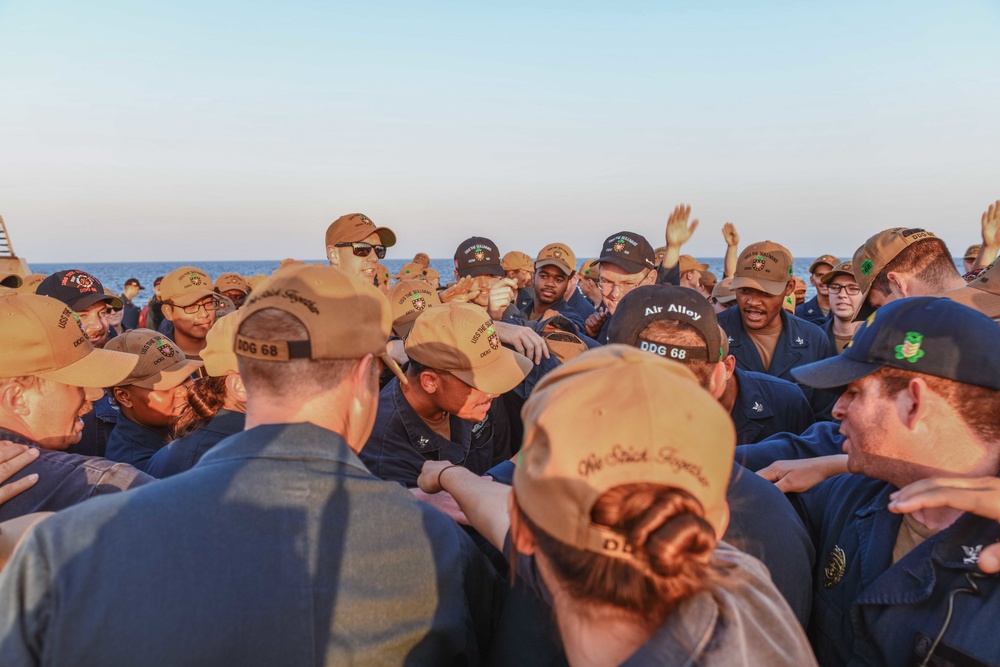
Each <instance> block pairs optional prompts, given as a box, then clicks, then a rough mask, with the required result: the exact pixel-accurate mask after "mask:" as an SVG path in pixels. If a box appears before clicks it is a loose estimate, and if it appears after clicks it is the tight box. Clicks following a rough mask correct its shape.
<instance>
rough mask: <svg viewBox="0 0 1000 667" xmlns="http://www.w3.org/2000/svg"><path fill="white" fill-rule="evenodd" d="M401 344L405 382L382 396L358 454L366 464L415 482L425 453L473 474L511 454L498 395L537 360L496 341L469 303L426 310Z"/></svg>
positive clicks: (507, 420) (491, 326)
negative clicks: (403, 351)
mask: <svg viewBox="0 0 1000 667" xmlns="http://www.w3.org/2000/svg"><path fill="white" fill-rule="evenodd" d="M404 349H405V352H406V356H407V357H408V358H409V360H410V361H409V365H408V366H407V369H406V378H407V382H406V383H405V384H403V383H401V382H399V381H398V380H394V381H392V382H390V383H389V384H387V385H386V386H385V387H384V388H383V389H382V391H381V393H380V395H379V410H378V416H377V418H376V421H375V428H374V430H373V431H372V434H371V437H370V438H369V440H368V443H367V444H366V445H365V448H364V449H363V450H362V451H361V460H362V461H364V462H365V465H367V466H368V469H369V470H371V471H372V472H373V473H375V474H376V475H378V476H379V477H381V478H382V479H386V480H391V481H394V482H399V483H400V484H403V485H405V486H408V487H414V486H416V484H417V476H418V475H419V474H420V466H421V465H423V462H424V461H426V460H427V459H429V458H438V459H442V460H443V459H448V460H450V461H455V462H457V463H461V464H462V465H464V466H466V467H467V468H469V469H470V470H472V471H473V472H475V473H476V474H483V473H485V472H486V471H487V470H488V469H489V468H490V467H492V466H493V465H495V464H496V463H499V462H500V461H503V460H505V459H507V458H509V457H510V455H511V453H512V452H513V450H514V448H515V447H516V446H517V442H516V439H515V438H516V436H515V435H514V431H512V430H511V426H510V424H511V420H512V419H516V418H517V415H516V414H513V415H512V414H510V413H509V412H508V410H507V407H506V403H505V401H504V399H502V398H500V397H501V396H502V395H503V394H506V393H507V392H509V391H511V390H512V389H514V388H515V387H517V386H518V385H520V384H521V383H522V382H523V381H524V379H525V378H526V377H527V376H528V373H529V372H531V371H532V369H533V368H534V364H533V363H532V361H531V360H530V359H528V358H527V357H525V356H523V355H521V354H518V353H517V352H514V351H513V350H510V349H508V348H506V347H504V346H503V345H501V344H500V337H499V335H498V333H497V329H496V324H495V323H494V322H493V320H491V319H490V318H489V317H488V316H487V315H486V313H484V312H483V310H482V309H481V308H479V307H477V306H474V305H472V304H451V305H449V304H445V305H442V306H436V307H433V308H428V309H426V310H424V311H423V312H422V313H421V314H420V315H419V316H418V317H417V318H416V320H415V321H414V322H413V327H412V328H411V329H410V332H409V334H408V335H407V337H406V342H405V348H404Z"/></svg>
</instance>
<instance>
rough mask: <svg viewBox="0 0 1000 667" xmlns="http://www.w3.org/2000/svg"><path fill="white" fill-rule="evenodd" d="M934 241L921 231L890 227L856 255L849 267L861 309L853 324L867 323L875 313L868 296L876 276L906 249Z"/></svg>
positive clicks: (928, 234) (874, 237)
mask: <svg viewBox="0 0 1000 667" xmlns="http://www.w3.org/2000/svg"><path fill="white" fill-rule="evenodd" d="M933 238H937V237H936V236H935V235H934V234H933V233H932V232H928V231H926V230H924V229H917V228H912V229H907V228H905V227H893V228H892V229H886V230H885V231H881V232H879V233H878V234H876V235H875V236H873V237H871V238H870V239H868V240H867V241H865V244H864V245H863V246H861V247H860V248H858V249H857V250H856V251H855V253H854V258H853V259H852V261H851V263H852V266H853V268H854V279H855V280H857V281H858V287H860V288H861V307H860V308H858V312H857V313H855V315H854V321H855V322H858V321H860V320H864V319H867V318H868V316H869V315H871V314H872V313H873V312H875V308H873V307H872V306H871V304H869V303H868V293H869V292H870V291H871V289H872V283H873V282H874V281H875V276H877V275H878V274H879V273H881V271H882V269H884V268H885V267H886V265H887V264H888V263H889V262H891V261H892V260H893V259H895V257H896V255H898V254H899V253H901V252H903V250H905V249H906V248H908V247H909V246H911V245H913V244H914V243H916V242H917V241H922V240H924V239H933Z"/></svg>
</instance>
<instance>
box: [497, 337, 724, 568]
mask: <svg viewBox="0 0 1000 667" xmlns="http://www.w3.org/2000/svg"><path fill="white" fill-rule="evenodd" d="M609 388H613V390H609ZM522 415H523V417H524V448H523V449H522V450H521V455H520V458H519V461H518V465H517V468H516V470H515V471H514V495H515V497H516V499H517V504H518V507H519V508H520V509H521V511H523V512H524V513H525V514H526V515H527V516H528V518H529V519H531V521H532V522H534V523H535V525H537V526H538V527H539V528H541V529H542V530H543V531H545V532H546V533H548V534H549V535H551V536H552V537H554V538H555V539H557V540H559V541H560V542H563V543H565V544H568V545H570V546H573V547H576V548H577V549H584V550H587V551H593V552H596V553H600V554H604V555H607V556H612V557H616V558H623V559H638V558H640V556H639V555H638V554H635V553H633V552H632V551H631V550H630V549H629V548H628V545H627V542H628V537H627V535H624V534H622V533H619V532H617V531H614V530H612V529H609V528H605V527H602V526H597V525H595V524H594V523H592V521H591V510H592V509H593V507H594V503H595V502H596V501H597V499H598V498H600V496H601V495H602V494H603V493H604V492H605V491H607V490H609V489H612V488H614V487H616V486H621V485H623V484H635V483H651V484H662V485H664V486H670V487H676V488H679V489H683V490H684V491H687V492H688V493H690V494H691V495H692V496H694V497H695V498H696V499H697V500H698V501H699V502H700V503H701V505H702V507H703V508H704V510H705V518H706V520H707V521H708V522H709V523H710V524H711V525H712V527H713V528H714V529H715V532H716V535H718V536H720V537H721V536H722V534H723V533H724V532H725V530H726V526H727V524H728V522H729V507H728V504H727V502H726V489H727V486H728V484H729V476H730V472H731V471H732V466H733V453H734V451H735V446H736V432H735V429H734V427H733V422H732V420H731V419H729V418H728V414H727V413H726V411H725V409H724V408H723V407H722V406H721V405H720V404H719V402H718V401H717V400H715V399H714V398H712V396H711V395H710V394H709V393H708V392H706V391H705V390H704V389H702V388H701V387H700V386H699V385H698V381H697V380H696V379H695V377H694V375H693V374H692V373H691V371H689V370H688V369H687V368H685V367H684V366H683V365H681V364H678V363H676V362H673V361H670V360H669V359H662V358H659V357H654V356H651V355H649V354H648V353H646V352H643V351H641V350H638V349H636V348H634V347H628V346H625V345H607V346H605V347H602V348H597V349H593V350H589V351H588V352H585V353H583V354H581V355H580V356H578V357H576V358H575V359H572V360H571V361H569V362H567V363H566V364H564V365H562V366H560V367H559V368H557V369H555V370H553V371H551V372H550V373H548V374H547V375H546V376H545V377H544V378H543V379H542V381H541V382H539V383H538V385H537V386H536V387H535V390H534V391H533V392H532V394H531V396H530V397H529V398H528V401H527V402H526V403H525V405H524V409H523V410H522ZM638 564H639V565H640V566H641V563H638Z"/></svg>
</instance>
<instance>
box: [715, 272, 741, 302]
mask: <svg viewBox="0 0 1000 667" xmlns="http://www.w3.org/2000/svg"><path fill="white" fill-rule="evenodd" d="M732 284H733V279H732V278H723V279H722V280H720V281H719V282H717V283H715V287H713V288H712V298H713V299H715V300H716V301H718V302H719V303H721V304H722V305H726V304H729V303H733V302H734V301H736V295H735V294H733V289H732Z"/></svg>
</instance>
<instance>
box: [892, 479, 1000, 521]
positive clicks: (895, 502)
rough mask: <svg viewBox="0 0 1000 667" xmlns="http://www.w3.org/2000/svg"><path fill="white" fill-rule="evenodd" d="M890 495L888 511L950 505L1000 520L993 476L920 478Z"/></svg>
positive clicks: (999, 489)
mask: <svg viewBox="0 0 1000 667" xmlns="http://www.w3.org/2000/svg"><path fill="white" fill-rule="evenodd" d="M890 498H891V500H890V502H889V510H890V511H892V512H896V513H897V514H908V513H910V512H916V511H917V510H922V509H927V508H932V507H950V508H952V509H956V510H962V511H963V512H972V513H973V514H978V515H979V516H982V517H985V518H987V519H993V520H998V521H1000V479H998V478H996V477H978V478H957V477H956V478H949V477H944V478H942V477H937V478H930V479H922V480H920V481H918V482H914V483H913V484H910V485H908V486H906V487H904V488H903V489H900V490H899V491H897V492H895V493H894V494H892V495H891V496H890Z"/></svg>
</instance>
